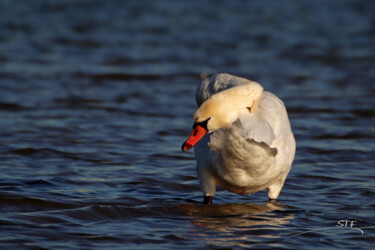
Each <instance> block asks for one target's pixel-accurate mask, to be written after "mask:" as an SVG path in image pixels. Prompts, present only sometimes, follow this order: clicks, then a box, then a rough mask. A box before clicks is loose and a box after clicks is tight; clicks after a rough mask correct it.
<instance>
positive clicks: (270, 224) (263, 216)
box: [179, 201, 294, 246]
mask: <svg viewBox="0 0 375 250" xmlns="http://www.w3.org/2000/svg"><path fill="white" fill-rule="evenodd" d="M179 208H180V209H182V210H184V212H185V213H187V214H188V215H189V216H191V217H192V220H191V223H192V224H193V225H194V226H195V227H193V228H192V229H191V232H190V235H189V237H191V238H194V239H203V240H204V241H205V242H206V243H207V244H212V245H219V246H233V245H237V246H238V245H239V246H241V245H243V246H246V245H247V246H248V244H252V245H254V243H256V242H257V241H260V240H261V239H263V240H264V239H268V241H269V240H270V239H274V240H275V241H272V242H273V244H272V245H275V244H277V241H278V239H281V235H282V233H280V234H275V231H276V230H279V231H282V230H285V228H284V227H283V226H284V225H286V224H287V223H288V222H289V221H290V220H291V219H293V218H294V215H293V214H291V213H288V212H285V211H286V210H287V206H284V205H282V204H280V203H278V202H275V201H269V202H267V203H265V204H264V205H257V204H248V203H244V204H225V205H211V206H207V205H189V204H184V205H181V206H179ZM283 211H284V212H283Z"/></svg>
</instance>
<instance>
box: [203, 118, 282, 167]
mask: <svg viewBox="0 0 375 250" xmlns="http://www.w3.org/2000/svg"><path fill="white" fill-rule="evenodd" d="M208 145H209V147H210V148H211V149H212V150H214V151H216V152H217V153H218V154H213V153H212V154H211V157H212V158H211V161H212V163H213V164H214V165H215V166H216V168H218V167H219V168H220V166H221V165H222V166H225V168H226V169H236V168H238V169H247V171H250V172H251V171H263V170H264V169H267V168H268V167H269V166H271V165H273V164H274V162H275V158H276V155H277V153H278V151H277V149H276V148H271V147H269V146H268V145H267V144H266V143H264V142H257V141H255V140H254V139H250V138H248V137H247V136H246V134H245V132H244V130H243V126H242V124H241V121H240V120H237V121H236V122H234V123H233V124H232V126H231V127H230V128H226V129H220V130H218V131H216V132H214V133H213V134H212V135H211V137H210V142H209V143H208ZM259 166H262V168H259Z"/></svg>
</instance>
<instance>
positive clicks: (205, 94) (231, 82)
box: [195, 73, 252, 106]
mask: <svg viewBox="0 0 375 250" xmlns="http://www.w3.org/2000/svg"><path fill="white" fill-rule="evenodd" d="M250 82H252V81H250V80H247V79H245V78H242V77H238V76H233V75H230V74H225V73H222V74H216V75H213V76H211V77H210V78H207V79H205V80H203V82H202V83H201V84H199V85H198V87H197V90H196V92H195V100H196V102H197V105H198V106H200V105H201V104H202V103H203V102H204V101H205V100H207V99H208V98H209V97H210V96H211V95H213V94H216V93H218V92H220V91H223V90H225V89H229V88H231V87H234V86H238V85H243V84H246V83H250Z"/></svg>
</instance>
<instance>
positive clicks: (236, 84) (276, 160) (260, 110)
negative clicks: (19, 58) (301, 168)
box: [183, 74, 296, 203]
mask: <svg viewBox="0 0 375 250" xmlns="http://www.w3.org/2000/svg"><path fill="white" fill-rule="evenodd" d="M196 101H197V104H198V106H199V108H198V110H197V111H196V113H195V114H194V120H195V123H194V127H193V128H194V130H193V133H192V134H191V136H190V138H189V139H188V140H187V141H186V142H185V143H184V144H183V151H187V150H188V149H189V148H191V147H193V146H194V145H195V148H194V149H195V158H196V160H197V172H198V177H199V181H200V186H201V190H202V192H203V195H204V196H205V197H206V198H205V201H206V203H211V198H210V199H207V197H213V196H214V195H215V192H216V185H218V184H220V185H221V186H223V187H224V188H226V189H227V190H229V191H231V192H234V193H238V194H251V193H255V192H258V191H261V190H264V189H266V188H267V189H268V197H269V199H276V198H277V197H278V196H279V193H280V191H281V189H282V187H283V185H284V181H285V179H286V177H287V175H288V173H289V170H290V168H291V164H292V162H293V159H294V154H295V148H296V144H295V140H294V137H293V133H292V131H291V128H290V123H289V119H288V115H287V112H286V109H285V106H284V104H283V102H282V101H281V100H280V99H279V98H277V97H276V96H275V95H273V94H272V93H269V92H266V91H263V88H262V87H261V86H260V85H259V84H258V83H256V82H252V81H249V80H247V79H244V78H240V77H236V76H232V75H229V74H218V75H215V76H213V77H211V78H209V79H206V80H204V81H203V82H202V83H201V84H200V85H199V86H198V88H197V92H196ZM207 133H212V134H211V135H208V134H207ZM198 141H199V142H198Z"/></svg>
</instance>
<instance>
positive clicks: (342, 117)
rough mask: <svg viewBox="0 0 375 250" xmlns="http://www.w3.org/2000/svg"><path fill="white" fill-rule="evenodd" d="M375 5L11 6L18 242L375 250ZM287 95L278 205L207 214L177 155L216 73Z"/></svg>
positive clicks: (9, 135) (6, 70) (5, 18)
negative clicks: (292, 142)
mask: <svg viewBox="0 0 375 250" xmlns="http://www.w3.org/2000/svg"><path fill="white" fill-rule="evenodd" d="M374 13H375V4H374V2H373V1H360V0H355V1H354V0H353V1H319V0H318V1H293V2H287V3H286V2H284V1H225V2H224V1H10V0H9V1H1V2H0V62H1V66H0V89H1V90H0V152H1V154H0V164H1V165H0V166H1V172H0V212H1V213H0V245H1V246H2V247H4V248H6V249H20V248H21V249H22V248H25V249H33V248H45V249H63V248H67V249H177V248H182V249H186V248H200V249H205V248H207V247H209V248H221V247H228V248H236V249H237V248H242V247H243V248H247V247H254V248H269V247H275V248H285V249H287V248H292V249H304V248H314V249H315V248H332V249H333V248H352V249H371V248H373V247H374V245H375V213H374V210H375V184H374V183H375V141H374V137H375V129H374V124H375V111H374V107H375V98H374V95H375V67H374V66H375V15H374ZM219 72H227V73H232V74H236V75H239V76H242V77H247V78H250V79H253V80H256V81H258V82H260V83H261V84H262V85H263V86H264V87H265V89H266V90H269V91H271V92H274V93H275V94H276V95H278V96H279V97H280V98H281V99H283V100H284V102H285V104H286V106H287V109H288V111H289V116H290V119H291V123H292V128H293V132H294V134H295V137H296V140H297V154H296V159H295V162H294V164H293V168H292V170H291V173H290V174H289V177H288V179H287V181H286V184H285V186H284V188H283V190H282V192H281V195H280V197H279V201H278V202H277V203H275V202H274V203H270V202H267V194H266V192H260V193H256V194H253V195H246V196H241V195H236V194H232V193H229V192H227V191H224V190H219V192H218V193H217V195H216V196H215V199H214V203H215V205H213V206H203V205H201V204H200V202H201V199H202V197H201V193H200V190H199V184H198V181H197V178H196V173H195V160H194V156H193V153H192V152H189V153H182V152H180V145H181V143H182V142H183V141H184V140H185V139H186V137H187V136H188V133H189V132H190V128H191V125H192V114H193V112H194V110H195V100H194V92H195V87H196V85H197V84H198V83H199V82H200V81H201V79H202V78H203V77H206V76H208V75H211V74H215V73H219Z"/></svg>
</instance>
